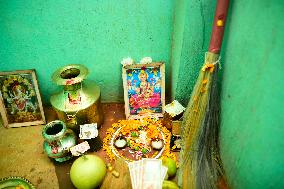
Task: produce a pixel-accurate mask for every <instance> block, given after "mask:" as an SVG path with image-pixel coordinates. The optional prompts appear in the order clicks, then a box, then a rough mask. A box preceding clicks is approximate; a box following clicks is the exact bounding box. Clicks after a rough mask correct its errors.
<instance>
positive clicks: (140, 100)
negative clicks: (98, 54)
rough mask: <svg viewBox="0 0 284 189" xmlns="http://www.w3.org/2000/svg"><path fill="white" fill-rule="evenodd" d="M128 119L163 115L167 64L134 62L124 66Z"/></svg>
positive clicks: (123, 76)
mask: <svg viewBox="0 0 284 189" xmlns="http://www.w3.org/2000/svg"><path fill="white" fill-rule="evenodd" d="M122 78H123V87H124V101H125V115H126V118H127V119H139V118H141V117H145V116H154V117H162V116H163V113H164V106H165V65H164V64H163V63H160V62H157V63H150V64H133V65H128V66H124V67H123V68H122Z"/></svg>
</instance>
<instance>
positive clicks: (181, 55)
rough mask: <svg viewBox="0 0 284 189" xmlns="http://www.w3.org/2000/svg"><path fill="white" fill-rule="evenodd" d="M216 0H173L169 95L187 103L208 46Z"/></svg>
mask: <svg viewBox="0 0 284 189" xmlns="http://www.w3.org/2000/svg"><path fill="white" fill-rule="evenodd" d="M215 4H216V2H215V0H181V1H176V4H175V14H174V15H175V17H174V32H173V44H172V54H171V64H172V75H171V76H172V90H171V91H172V94H173V95H172V98H175V99H177V100H178V101H179V102H181V103H182V104H183V105H184V106H186V105H187V102H188V100H189V97H190V94H191V91H192V89H193V87H194V84H195V82H196V79H197V76H198V74H199V70H200V68H201V66H202V65H203V63H204V53H205V52H206V51H207V49H208V45H209V39H210V35H211V28H212V20H213V16H214V12H215Z"/></svg>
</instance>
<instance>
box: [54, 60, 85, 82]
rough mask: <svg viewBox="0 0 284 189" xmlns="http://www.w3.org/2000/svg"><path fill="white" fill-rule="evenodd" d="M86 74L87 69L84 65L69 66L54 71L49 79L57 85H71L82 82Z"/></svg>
mask: <svg viewBox="0 0 284 189" xmlns="http://www.w3.org/2000/svg"><path fill="white" fill-rule="evenodd" d="M88 74H89V71H88V68H87V67H85V66H84V65H81V64H70V65H67V66H64V67H61V68H59V69H58V70H56V71H55V72H54V73H53V74H52V77H51V78H52V81H53V82H54V83H55V84H57V85H73V84H76V83H80V82H82V81H83V80H84V79H85V78H86V77H87V76H88Z"/></svg>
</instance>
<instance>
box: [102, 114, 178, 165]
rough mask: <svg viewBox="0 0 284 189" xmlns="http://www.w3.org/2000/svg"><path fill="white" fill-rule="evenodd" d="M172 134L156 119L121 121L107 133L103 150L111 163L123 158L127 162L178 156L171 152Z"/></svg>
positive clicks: (113, 125)
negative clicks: (117, 158)
mask: <svg viewBox="0 0 284 189" xmlns="http://www.w3.org/2000/svg"><path fill="white" fill-rule="evenodd" d="M170 138H171V133H170V132H169V131H168V130H167V128H165V127H163V126H162V123H161V121H159V120H157V119H155V118H149V117H147V118H143V119H140V120H120V121H118V122H117V123H114V124H112V127H111V128H109V129H108V130H107V132H106V137H105V138H104V142H103V149H104V150H105V151H106V153H107V155H108V157H109V159H110V161H112V160H114V159H115V158H116V157H121V158H123V159H125V160H126V161H133V160H139V159H141V158H160V157H170V158H172V159H176V156H175V155H174V154H173V153H172V152H171V151H170Z"/></svg>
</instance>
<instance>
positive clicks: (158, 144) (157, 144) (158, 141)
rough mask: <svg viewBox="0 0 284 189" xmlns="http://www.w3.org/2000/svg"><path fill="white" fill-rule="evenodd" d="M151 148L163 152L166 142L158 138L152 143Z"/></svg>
mask: <svg viewBox="0 0 284 189" xmlns="http://www.w3.org/2000/svg"><path fill="white" fill-rule="evenodd" d="M151 146H152V148H153V149H154V150H161V149H162V148H163V146H164V142H163V140H161V139H159V138H157V137H156V138H155V139H153V140H152V141H151Z"/></svg>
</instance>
